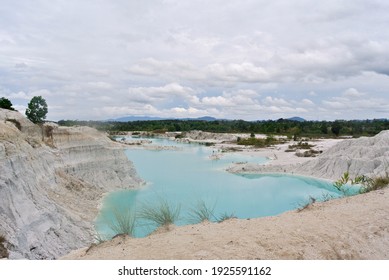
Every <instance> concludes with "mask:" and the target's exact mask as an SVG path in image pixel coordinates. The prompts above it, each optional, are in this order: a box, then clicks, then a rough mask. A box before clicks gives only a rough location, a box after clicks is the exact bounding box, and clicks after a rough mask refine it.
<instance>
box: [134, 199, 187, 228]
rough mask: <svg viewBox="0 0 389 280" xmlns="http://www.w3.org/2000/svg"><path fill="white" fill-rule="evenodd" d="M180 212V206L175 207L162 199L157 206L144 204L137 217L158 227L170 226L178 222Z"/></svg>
mask: <svg viewBox="0 0 389 280" xmlns="http://www.w3.org/2000/svg"><path fill="white" fill-rule="evenodd" d="M180 211H181V207H180V206H173V205H171V204H169V202H167V201H166V200H165V199H161V200H160V201H159V203H158V204H157V205H152V204H151V203H149V204H146V203H143V205H141V207H140V210H139V212H138V215H137V217H138V218H141V219H144V220H148V221H150V222H152V223H154V224H155V225H156V226H158V227H160V226H169V225H171V224H174V222H176V221H177V220H178V218H179V216H180Z"/></svg>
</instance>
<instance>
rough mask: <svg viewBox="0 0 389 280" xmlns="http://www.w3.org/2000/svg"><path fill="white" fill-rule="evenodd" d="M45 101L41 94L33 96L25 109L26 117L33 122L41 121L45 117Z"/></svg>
mask: <svg viewBox="0 0 389 280" xmlns="http://www.w3.org/2000/svg"><path fill="white" fill-rule="evenodd" d="M46 114H47V103H46V100H45V99H44V98H43V97H42V96H34V97H33V98H32V99H31V101H30V103H28V108H27V109H26V116H27V118H28V119H29V120H30V121H32V122H33V123H42V122H43V120H44V119H46Z"/></svg>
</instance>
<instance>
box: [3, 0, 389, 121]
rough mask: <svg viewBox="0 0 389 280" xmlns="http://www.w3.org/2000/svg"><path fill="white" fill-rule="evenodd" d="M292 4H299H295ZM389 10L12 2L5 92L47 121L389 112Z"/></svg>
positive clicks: (248, 3)
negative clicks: (44, 111) (35, 102)
mask: <svg viewBox="0 0 389 280" xmlns="http://www.w3.org/2000/svg"><path fill="white" fill-rule="evenodd" d="M292 2H293V3H292ZM388 10H389V3H386V2H385V1H379V0H357V1H336V0H329V1H324V2H317V1H309V0H297V1H287V0H281V1H273V2H272V1H270V2H269V1H254V0H243V1H239V2H231V1H230V2H226V1H222V0H215V1H211V2H210V1H205V0H201V1H178V0H152V1H125V0H118V1H107V0H98V1H91V0H87V1H76V0H67V1H65V0H56V1H40V0H38V1H34V3H31V1H27V0H18V1H10V0H4V1H2V5H1V7H0V25H1V26H2V28H1V30H0V94H1V96H5V97H7V98H9V99H11V101H12V102H13V104H14V105H15V108H18V109H19V108H20V109H21V110H24V108H25V106H26V104H27V102H28V101H29V99H30V98H31V97H32V96H34V95H42V96H43V97H45V98H46V100H47V102H48V104H49V114H48V117H49V118H50V119H53V120H59V119H109V118H114V117H119V116H123V115H150V116H160V117H181V116H185V117H187V116H190V117H199V116H203V115H212V116H215V117H220V118H233V119H240V118H243V119H247V120H254V119H276V118H280V117H283V118H285V117H291V116H295V115H299V116H301V117H304V118H307V119H329V120H331V119H335V118H344V119H350V118H380V117H387V116H388V105H387V104H389V98H388V93H387V89H388V88H389V66H388V65H389V64H388V63H387V61H389V34H388V33H389V31H388V28H387V26H389V16H388V13H387V11H388Z"/></svg>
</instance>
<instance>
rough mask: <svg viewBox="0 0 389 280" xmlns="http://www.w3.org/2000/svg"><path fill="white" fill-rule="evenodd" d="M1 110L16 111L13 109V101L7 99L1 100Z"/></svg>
mask: <svg viewBox="0 0 389 280" xmlns="http://www.w3.org/2000/svg"><path fill="white" fill-rule="evenodd" d="M0 108H3V109H7V110H12V111H15V109H14V108H13V107H12V103H11V101H9V100H8V99H7V98H5V97H2V98H0Z"/></svg>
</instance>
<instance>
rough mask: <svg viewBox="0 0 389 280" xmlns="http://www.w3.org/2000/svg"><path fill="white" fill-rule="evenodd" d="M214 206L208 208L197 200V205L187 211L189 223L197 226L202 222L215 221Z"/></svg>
mask: <svg viewBox="0 0 389 280" xmlns="http://www.w3.org/2000/svg"><path fill="white" fill-rule="evenodd" d="M214 210H215V206H212V207H211V206H209V205H207V204H206V203H205V201H203V200H199V201H198V202H197V204H196V205H195V206H194V207H192V208H191V209H190V211H189V221H190V222H191V223H193V224H198V223H201V222H204V221H211V220H217V219H216V218H215V216H214Z"/></svg>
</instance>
